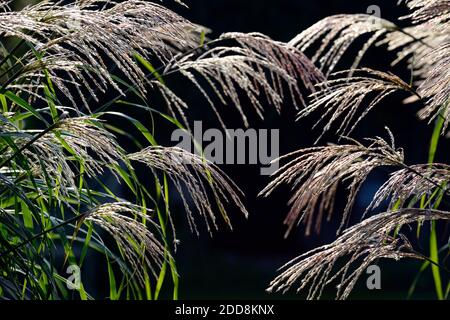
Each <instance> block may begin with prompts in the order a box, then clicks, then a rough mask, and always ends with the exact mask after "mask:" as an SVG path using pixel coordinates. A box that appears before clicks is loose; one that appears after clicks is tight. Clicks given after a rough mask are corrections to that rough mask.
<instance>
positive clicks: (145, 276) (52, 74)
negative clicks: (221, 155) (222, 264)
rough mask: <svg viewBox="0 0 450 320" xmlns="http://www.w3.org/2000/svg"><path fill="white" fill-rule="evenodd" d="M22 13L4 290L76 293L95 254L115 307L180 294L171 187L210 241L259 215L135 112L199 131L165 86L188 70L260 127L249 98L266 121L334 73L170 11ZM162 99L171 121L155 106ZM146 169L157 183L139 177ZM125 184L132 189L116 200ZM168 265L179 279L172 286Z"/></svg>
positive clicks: (0, 23) (95, 3) (3, 100)
mask: <svg viewBox="0 0 450 320" xmlns="http://www.w3.org/2000/svg"><path fill="white" fill-rule="evenodd" d="M176 2H178V3H179V4H182V2H181V1H176ZM15 6H16V3H14V2H5V1H2V2H0V105H1V114H0V123H1V130H0V150H1V151H0V189H1V191H0V192H1V199H2V201H1V204H0V296H1V297H2V298H14V299H68V298H71V297H72V296H73V295H72V294H71V292H69V291H68V290H67V287H66V284H67V282H68V281H69V279H68V276H67V274H65V273H64V269H65V268H66V267H67V266H68V265H77V266H79V267H80V268H81V270H82V271H83V268H82V267H83V263H84V262H85V261H86V260H87V259H90V257H91V256H92V254H94V255H95V254H96V255H100V256H101V257H102V261H103V262H104V267H105V268H104V270H105V274H103V275H101V276H104V277H106V278H108V279H109V286H110V295H109V298H110V299H120V298H129V299H153V298H155V299H157V298H158V297H159V295H160V293H161V292H162V290H163V289H164V284H166V286H167V289H170V286H171V287H172V291H173V298H175V299H176V298H177V297H178V277H179V275H178V272H177V266H176V261H175V259H174V255H173V252H174V251H175V249H176V245H177V243H178V241H177V239H176V233H175V228H174V223H173V220H174V217H173V216H172V213H171V210H170V208H171V206H170V192H169V188H170V184H171V183H172V184H173V185H174V186H175V188H176V190H178V192H179V193H180V194H181V196H182V199H183V203H184V205H185V209H186V215H187V217H188V221H189V223H190V226H191V229H192V231H194V232H196V233H198V232H200V230H201V228H200V227H197V225H198V223H197V222H196V219H194V215H195V212H197V213H198V214H199V215H200V216H201V217H202V218H204V219H203V221H204V222H205V225H206V229H207V231H208V232H210V233H211V234H212V232H213V231H214V230H216V229H217V228H219V226H220V221H221V220H222V221H223V222H224V223H225V224H226V225H228V226H230V227H231V219H232V217H231V216H230V215H229V214H228V210H229V208H230V206H233V205H234V206H235V208H237V209H238V211H240V212H241V213H242V214H243V216H245V217H246V216H247V214H248V213H247V211H246V209H245V206H244V204H243V202H242V198H243V195H242V194H241V192H240V191H239V189H238V188H237V187H236V185H235V184H234V183H233V182H232V181H231V180H230V179H229V178H227V176H226V175H225V174H224V173H223V172H222V171H221V170H220V169H219V168H217V167H216V166H215V165H213V164H211V163H209V162H208V161H206V160H205V159H203V158H201V157H199V156H197V155H194V154H190V153H188V152H186V151H183V150H179V149H177V148H171V147H163V146H160V145H158V142H157V136H156V133H155V131H154V128H153V127H152V126H148V125H145V124H144V123H147V121H141V120H139V119H136V118H133V117H132V116H130V114H129V113H128V112H127V110H128V109H131V108H139V110H145V111H147V112H148V116H149V120H150V119H152V121H154V120H155V119H154V116H155V115H156V116H157V117H159V118H158V119H159V121H168V122H169V123H170V124H171V125H173V126H176V127H177V128H180V127H181V128H185V129H186V128H189V119H188V117H187V116H186V115H185V113H186V110H188V109H189V108H191V106H189V105H188V104H187V103H186V102H185V101H184V100H183V97H181V96H180V95H179V94H177V93H176V92H175V91H174V90H173V89H172V88H170V87H169V86H168V85H167V81H166V79H167V78H168V77H170V76H172V75H175V74H179V75H181V76H184V77H185V78H186V79H188V80H189V83H191V85H192V87H193V88H194V89H197V90H198V91H199V92H200V93H201V94H202V95H203V96H204V97H205V103H206V104H209V106H210V107H211V108H212V110H213V111H214V112H215V113H216V115H217V117H218V120H219V122H220V123H221V124H222V125H223V126H225V124H224V122H223V120H222V118H221V110H220V109H219V107H218V105H217V103H216V102H213V101H216V100H218V101H220V102H221V103H222V104H226V105H232V106H234V107H235V109H236V110H237V112H238V114H239V115H240V117H241V118H242V120H243V122H244V123H245V124H246V125H248V121H247V116H246V114H247V112H248V110H245V109H244V106H243V104H242V103H241V100H240V98H239V96H240V95H242V94H241V93H242V92H243V93H245V95H246V96H247V98H248V100H249V101H250V103H251V105H252V106H253V108H254V110H256V111H257V113H258V114H259V115H260V116H263V113H264V112H263V107H262V103H261V101H262V100H263V98H264V99H265V100H267V101H268V102H269V103H271V104H272V105H273V106H275V107H276V109H277V110H280V108H281V105H282V102H283V100H284V99H285V97H286V96H287V95H286V93H285V92H284V91H286V90H289V94H288V95H289V96H290V97H292V99H293V101H294V102H295V103H297V102H299V101H300V102H301V101H304V98H303V97H302V95H301V92H300V90H299V85H300V82H301V83H302V84H304V86H305V87H306V88H307V89H309V90H311V91H314V90H315V89H314V85H315V84H317V83H318V82H320V81H322V80H323V79H324V77H323V75H322V73H321V72H320V71H319V70H318V69H317V68H316V67H315V66H314V65H313V64H312V62H311V61H310V60H309V59H308V58H307V57H306V56H305V55H304V54H303V53H302V52H301V51H300V50H298V49H296V48H294V47H293V46H290V45H288V44H284V43H280V42H276V41H274V40H272V39H270V38H268V37H266V36H264V35H261V34H240V33H236V34H224V35H223V36H221V37H219V38H217V39H208V38H207V37H206V32H207V29H206V28H204V27H202V26H199V25H196V24H195V23H193V22H191V21H188V20H187V19H185V18H183V17H182V16H180V15H178V14H176V13H175V12H173V11H171V10H169V9H167V8H165V7H164V6H163V5H161V4H159V3H153V2H148V1H139V0H127V1H121V2H115V1H108V0H105V1H103V0H79V1H78V0H76V1H72V2H69V3H65V2H64V3H63V2H59V1H52V0H43V1H40V2H39V3H37V4H33V5H28V6H25V7H23V8H14V7H15ZM200 83H202V84H200ZM114 92H115V94H117V98H115V99H113V100H111V101H109V102H107V103H106V104H100V101H101V96H103V95H104V94H105V93H109V94H111V93H113V94H114ZM158 94H159V95H162V97H163V98H164V99H163V100H164V101H165V103H166V106H165V107H166V110H168V112H167V113H166V112H165V111H164V106H159V107H160V108H158V107H156V108H155V109H154V108H150V107H149V106H148V104H147V102H148V100H149V97H153V95H158ZM212 95H215V96H216V98H217V99H214V98H213V97H212ZM128 100H133V101H128ZM136 100H137V101H138V103H136V102H135V101H136ZM118 105H120V106H121V107H122V108H121V109H120V112H118V111H117V110H116V109H114V107H115V106H118ZM111 117H112V118H116V119H119V120H121V121H119V123H121V124H124V125H125V123H124V121H123V120H126V122H128V123H129V124H131V125H133V126H134V127H135V129H136V133H127V132H126V130H124V128H122V127H120V126H119V127H117V126H115V125H113V124H112V122H110V120H111ZM152 121H148V122H150V123H151V122H152ZM118 135H124V136H126V137H128V138H130V137H131V138H132V139H133V140H134V141H135V142H136V145H137V146H138V147H139V150H138V151H136V150H135V149H134V150H133V151H132V152H131V151H130V150H127V147H125V146H123V145H121V143H119V141H120V140H119V139H118ZM138 135H141V136H139V137H138ZM138 138H139V139H141V138H144V139H145V142H146V143H147V145H145V146H143V145H142V144H141V143H139V142H138V140H139V139H138ZM184 160H187V161H184ZM139 163H141V164H142V163H143V164H145V165H146V167H147V168H148V169H147V173H150V175H148V174H147V175H146V176H145V177H142V176H140V175H139V174H138V173H137V171H136V169H135V166H136V165H137V164H139ZM108 176H111V177H112V179H113V180H114V181H115V182H111V183H109V182H108V181H109V179H107V177H108ZM149 177H150V178H149ZM114 183H120V184H122V185H123V186H125V187H126V188H127V189H129V190H128V191H129V192H128V193H127V194H128V195H127V196H126V197H125V196H123V197H122V196H121V195H120V194H118V193H117V192H116V191H115V189H114V188H112V185H113V184H114ZM171 231H172V232H171ZM61 252H62V254H61ZM168 271H170V273H171V275H172V283H171V284H170V283H167V281H166V282H165V280H166V278H167V275H166V273H167V272H168ZM79 280H81V283H80V286H79V290H78V291H77V292H78V294H79V298H81V299H90V298H95V297H92V295H90V294H89V292H88V289H87V288H88V287H89V285H90V283H89V281H90V279H85V278H83V273H82V277H81V279H79Z"/></svg>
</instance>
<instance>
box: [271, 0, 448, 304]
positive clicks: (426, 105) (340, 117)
mask: <svg viewBox="0 0 450 320" xmlns="http://www.w3.org/2000/svg"><path fill="white" fill-rule="evenodd" d="M400 2H402V3H403V2H404V3H405V4H406V6H407V7H408V8H409V9H410V11H411V13H410V14H409V15H407V16H406V17H402V19H404V20H407V21H409V23H410V25H409V26H407V27H405V28H400V27H398V26H397V25H396V24H394V23H392V22H389V21H386V20H383V19H380V18H377V17H372V16H369V15H360V14H357V15H337V16H332V17H328V18H325V19H323V20H321V21H320V22H318V23H316V24H315V25H313V26H312V27H310V28H309V29H307V30H305V31H303V32H302V33H300V34H299V35H298V36H297V37H295V38H294V39H293V40H292V41H291V42H290V45H292V46H295V47H297V48H298V49H299V50H302V51H305V52H306V53H309V51H311V50H310V49H311V48H317V49H316V51H315V52H313V53H312V58H311V59H312V61H313V62H315V63H316V64H318V67H319V68H320V69H321V70H323V71H324V73H325V74H326V75H327V79H326V80H325V81H323V82H322V83H319V84H317V85H316V87H317V88H318V90H317V92H316V93H313V94H312V95H311V97H310V101H309V104H308V106H307V107H305V108H304V109H302V110H301V111H300V112H299V118H304V117H307V116H309V115H310V114H312V113H319V114H320V115H321V117H320V120H319V122H318V123H320V124H324V125H323V133H325V132H327V131H330V130H333V128H334V126H335V125H337V129H336V134H337V135H338V136H339V138H342V136H341V135H350V134H351V133H352V131H353V130H354V128H355V127H356V126H357V125H358V124H359V123H360V122H361V121H362V120H363V118H364V117H367V116H369V113H370V111H371V110H372V109H373V108H374V107H375V106H376V105H377V104H378V103H379V102H380V101H381V100H382V99H385V98H387V97H388V96H390V95H392V94H394V93H396V92H399V91H402V92H406V93H407V94H409V95H410V98H408V99H406V100H405V103H410V102H416V103H420V104H421V105H422V108H421V110H420V111H419V112H418V118H420V119H422V120H429V121H430V123H431V122H432V121H435V123H436V124H435V129H434V133H433V136H432V137H431V140H430V146H429V161H428V163H426V164H416V165H407V164H406V162H405V161H407V159H406V160H404V159H403V151H402V150H401V149H398V150H396V149H395V146H394V143H393V137H392V134H390V136H391V140H392V143H391V146H390V145H389V144H387V143H386V142H384V140H382V139H381V138H376V139H372V140H370V141H373V144H372V145H370V146H369V147H364V146H363V145H362V144H360V143H359V142H357V141H354V140H352V139H351V141H353V144H351V145H331V146H326V147H315V148H310V149H304V150H300V151H298V152H294V153H292V154H291V155H289V156H286V157H282V158H280V160H285V158H289V159H290V160H289V161H290V162H288V163H287V164H286V165H285V166H284V167H282V168H281V169H280V171H279V172H278V173H276V174H275V177H274V180H273V181H272V182H271V183H270V184H269V186H268V187H267V188H266V189H265V190H264V191H263V192H262V195H264V196H267V195H268V194H270V193H271V192H272V191H273V190H274V189H275V188H277V187H278V186H280V185H282V184H289V185H291V186H292V189H293V192H294V195H293V196H292V198H291V200H290V202H289V204H290V205H291V210H290V212H289V214H288V217H287V218H286V220H285V223H286V224H287V225H288V230H289V231H292V228H293V227H294V226H295V225H296V224H298V223H300V222H304V223H306V233H307V234H309V233H310V232H311V229H312V227H314V229H315V230H316V231H317V232H319V231H320V226H321V224H322V222H323V218H324V217H325V215H326V214H328V217H330V214H331V212H333V210H334V209H333V200H334V198H335V196H336V193H337V190H338V189H339V188H338V186H339V185H341V184H343V185H346V186H347V187H348V189H349V194H348V196H347V203H348V204H347V206H346V208H345V210H344V214H343V220H342V223H341V228H340V229H339V231H338V233H339V232H341V231H342V230H343V229H344V230H343V231H342V234H341V235H340V236H339V238H338V239H337V240H336V241H335V242H333V243H332V244H330V245H326V246H323V247H320V248H317V249H314V250H312V251H310V252H308V253H305V254H302V255H300V256H299V257H298V258H296V259H294V260H293V261H292V262H290V263H289V264H287V265H286V266H285V267H283V272H282V273H281V274H280V275H279V276H278V277H277V278H276V279H275V280H274V281H273V282H272V283H271V285H270V288H269V291H283V292H284V291H287V290H289V289H290V288H291V287H297V288H298V290H301V289H305V288H306V287H307V286H309V288H310V289H309V294H308V296H307V297H308V298H309V299H317V298H320V296H321V295H322V293H323V290H324V289H325V287H326V286H327V285H331V284H337V288H338V290H337V296H336V297H337V298H338V299H345V298H348V297H349V295H350V293H351V291H352V289H353V288H354V286H355V284H356V282H357V280H358V278H359V277H360V276H361V275H362V273H363V271H364V270H365V268H367V267H368V266H369V265H370V264H371V263H373V262H374V261H376V260H378V259H379V258H391V259H392V258H393V259H395V260H399V259H401V258H417V259H421V260H426V261H425V262H424V264H423V265H422V268H421V272H423V271H424V270H426V269H427V268H428V267H430V266H431V267H430V269H431V271H432V276H433V280H434V283H435V289H436V296H437V298H439V299H445V298H448V297H449V293H450V282H449V283H448V284H447V285H446V283H445V282H443V279H446V278H447V277H446V278H443V277H442V273H443V272H446V273H447V272H448V269H447V268H446V266H445V263H446V261H447V260H446V259H442V258H443V256H444V254H445V253H446V252H448V244H446V245H445V244H444V245H442V246H441V247H439V242H438V240H437V239H438V237H437V228H436V225H437V221H439V220H447V221H448V220H449V217H450V213H449V212H448V211H445V208H446V202H447V200H446V199H447V198H448V196H449V195H450V193H449V192H448V186H447V185H448V180H449V177H448V166H447V165H445V164H439V163H435V161H434V159H435V155H436V152H438V151H439V148H438V143H439V139H440V137H441V136H442V135H445V134H446V133H447V126H448V122H449V99H450V92H449V90H450V86H449V81H450V75H449V73H448V71H449V70H450V69H449V66H450V64H449V58H448V57H449V50H448V49H449V37H448V34H449V30H450V3H449V2H448V1H443V0H433V1H423V0H407V1H400ZM368 36H369V38H367V37H368ZM357 39H366V41H365V44H364V45H363V47H362V48H361V50H360V51H359V53H358V54H357V56H355V57H354V61H353V65H352V67H351V68H350V69H349V70H344V71H337V72H334V73H333V71H335V69H336V68H337V67H338V66H339V62H340V61H341V60H342V57H343V56H344V55H345V53H346V52H347V50H348V49H349V48H350V46H351V45H352V44H353V43H354V42H355V40H357ZM374 45H380V46H381V45H383V46H384V48H386V49H387V50H389V51H392V52H395V53H396V54H397V58H396V59H395V61H393V62H392V65H395V64H397V63H399V62H400V61H405V62H406V63H407V64H408V67H409V69H410V70H411V73H412V75H411V79H409V81H405V80H402V79H401V78H400V77H398V76H396V75H394V74H392V73H390V72H389V71H377V70H371V69H365V68H363V69H362V68H360V67H358V66H359V65H360V64H361V63H362V58H363V56H364V54H365V53H366V52H367V51H368V50H370V48H371V47H372V46H374ZM322 136H323V135H321V136H320V138H321V137H322ZM320 138H319V140H320ZM346 138H347V139H348V137H346ZM319 140H318V141H319ZM292 159H293V160H292ZM380 166H383V167H385V168H386V167H391V168H393V169H394V170H395V171H394V172H393V173H392V174H391V176H390V178H389V179H388V181H387V182H386V183H385V184H384V185H383V186H381V188H380V189H379V190H378V192H377V193H376V195H375V197H374V199H373V201H372V203H371V204H370V206H369V207H368V208H367V210H366V212H364V213H362V212H361V213H360V214H361V216H362V217H363V218H362V221H361V222H360V223H358V224H357V225H355V226H353V227H349V228H347V229H345V228H346V221H347V218H348V217H349V215H350V214H351V211H352V204H353V203H354V201H355V199H356V196H357V195H358V191H359V188H360V187H361V185H362V184H363V183H364V181H365V180H366V179H367V177H368V175H369V173H370V172H372V171H374V170H376V169H377V168H378V167H380ZM385 201H388V202H389V205H388V208H387V210H388V211H387V212H385V213H379V214H373V215H372V216H371V217H369V218H366V216H367V215H369V214H372V210H373V209H375V208H377V207H380V206H381V205H382V204H383V203H384V202H385ZM314 221H315V223H314ZM426 221H431V222H430V226H431V228H430V229H431V232H430V239H429V251H428V252H424V253H418V252H417V251H416V249H414V248H413V245H412V244H411V243H410V242H409V241H408V239H407V237H406V236H405V235H404V234H402V233H401V232H402V230H404V229H405V228H403V227H405V226H407V225H409V224H411V223H418V225H419V227H418V235H420V233H421V231H422V230H423V228H421V226H422V224H424V223H425V222H426ZM442 236H443V237H445V236H446V235H442ZM341 262H343V264H341ZM443 263H444V265H443ZM447 280H448V279H447ZM413 291H414V285H413V287H412V290H410V294H411V293H412V292H413Z"/></svg>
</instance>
